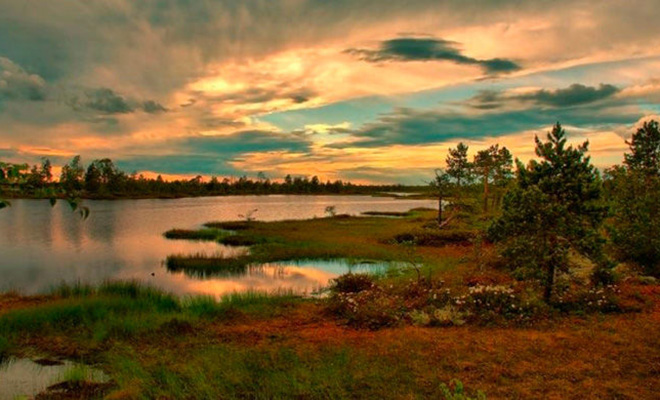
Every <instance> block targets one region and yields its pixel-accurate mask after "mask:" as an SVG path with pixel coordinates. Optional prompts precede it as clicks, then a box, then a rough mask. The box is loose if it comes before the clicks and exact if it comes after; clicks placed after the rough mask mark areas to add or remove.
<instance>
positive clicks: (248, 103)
mask: <svg viewBox="0 0 660 400" xmlns="http://www.w3.org/2000/svg"><path fill="white" fill-rule="evenodd" d="M6 3H7V4H6V7H3V8H4V9H3V12H4V14H5V16H6V18H5V19H4V20H3V23H2V24H0V60H1V61H2V62H0V146H2V148H3V150H2V157H3V159H7V158H10V159H12V160H15V161H28V162H37V161H39V160H40V158H41V157H53V158H54V160H56V161H61V160H62V159H63V158H67V157H71V156H72V155H75V154H81V155H82V156H83V159H84V160H87V161H90V160H91V159H94V158H100V157H110V158H112V159H113V160H116V161H124V162H126V163H128V164H129V165H139V166H140V167H141V168H140V169H142V170H145V171H149V172H148V174H151V173H153V174H158V173H159V172H162V173H168V174H169V175H168V176H172V177H188V176H194V175H196V173H200V174H202V175H205V176H208V175H242V174H244V173H256V172H257V171H270V173H271V175H273V176H272V178H281V176H283V175H285V174H288V173H291V174H299V175H312V174H317V175H320V176H323V177H326V178H332V179H334V178H340V179H352V180H355V181H359V180H363V181H369V180H379V181H400V182H409V183H418V182H419V180H420V178H419V177H421V176H425V175H426V176H428V175H429V174H432V169H434V168H436V167H439V166H442V165H443V162H444V158H445V154H446V151H447V148H448V147H450V146H455V144H456V143H457V142H458V141H459V140H463V141H465V142H467V143H469V144H470V146H471V150H472V151H476V150H478V149H480V148H483V147H486V146H488V145H490V144H492V143H495V142H499V143H500V145H505V146H507V147H509V148H510V149H511V150H512V152H513V153H514V156H517V157H519V158H521V159H523V160H527V159H529V158H530V157H532V156H533V140H532V139H533V136H534V134H535V133H541V134H544V132H545V130H547V128H548V125H550V124H552V123H553V122H555V121H556V120H557V119H559V120H561V122H564V123H565V124H567V127H566V128H567V131H568V132H569V134H570V135H572V137H573V138H574V139H575V140H578V139H589V140H590V143H591V149H592V152H591V155H592V158H593V160H594V162H595V163H596V164H597V165H599V166H607V165H608V164H612V163H618V162H620V160H621V158H622V154H621V153H622V152H623V151H625V144H624V143H623V142H622V141H621V137H622V136H625V135H627V134H629V132H630V127H631V126H633V124H635V123H636V121H638V120H640V119H641V118H644V117H645V116H649V115H657V114H658V113H660V83H659V81H658V79H660V74H659V73H658V71H660V52H659V51H658V49H659V48H660V25H658V24H657V15H658V14H660V3H658V2H657V1H656V0H631V2H629V3H626V4H624V3H622V2H616V1H609V2H600V3H599V4H598V5H597V6H596V5H594V4H593V2H591V1H587V0H571V1H568V0H551V1H544V2H520V1H513V0H504V1H498V2H478V4H472V3H470V2H428V1H424V0H419V1H411V2H407V3H406V4H405V5H403V4H399V3H396V2H377V4H376V3H370V2H311V1H307V0H300V1H294V2H289V1H272V2H267V3H268V4H267V5H265V4H264V3H262V2H253V1H251V0H246V1H244V2H224V1H218V2H194V4H193V3H191V4H187V5H186V6H185V7H184V6H181V5H180V4H177V3H176V2H171V3H167V4H160V5H159V6H158V7H156V6H154V5H153V4H151V3H136V2H129V1H127V0H116V1H113V2H112V4H111V5H108V4H104V5H102V6H101V5H99V4H95V3H90V4H89V5H85V6H84V7H82V6H81V5H80V4H79V3H77V2H62V1H61V0H53V1H52V2H49V5H48V6H45V7H43V9H41V8H35V9H29V10H27V9H25V7H24V4H22V3H23V2H22V1H20V0H7V1H6ZM81 15H84V16H85V18H84V20H83V19H81V18H80V16H81ZM202 16H203V17H202ZM36 27H39V28H38V29H37V28H36ZM640 27H644V29H640ZM44 32H48V37H45V36H44ZM3 37H12V38H13V40H12V41H11V43H9V41H3V40H1V39H2V38H3ZM53 43H57V46H54V45H53ZM53 49H55V50H56V51H53ZM484 92H487V93H484ZM333 107H334V108H333ZM342 107H343V108H342ZM333 110H334V111H333ZM337 110H341V111H337ZM337 114H339V115H337ZM344 114H345V115H344ZM365 115H366V116H368V117H365ZM538 115H541V116H542V118H538ZM275 117H277V118H275ZM535 117H536V118H535ZM273 121H279V122H273ZM285 126H286V128H285ZM491 127H497V129H496V130H494V129H490V128H491ZM489 129H490V131H492V132H489ZM495 131H496V132H495ZM246 132H248V134H246ZM173 157H176V158H177V160H179V161H180V165H183V166H185V170H183V169H182V170H175V169H176V168H177V167H172V169H171V170H164V169H163V170H162V171H161V170H160V169H162V168H163V166H172V165H173V164H172V163H171V162H170V161H171V160H172V158H173ZM143 159H148V160H149V161H148V162H142V160H143ZM181 168H183V167H181ZM164 176H165V175H164Z"/></svg>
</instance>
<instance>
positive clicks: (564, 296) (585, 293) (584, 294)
mask: <svg viewBox="0 0 660 400" xmlns="http://www.w3.org/2000/svg"><path fill="white" fill-rule="evenodd" d="M619 293H621V291H620V290H619V287H618V286H616V285H606V286H601V287H592V288H577V289H573V290H569V291H566V292H564V293H559V294H558V295H557V296H556V299H555V300H554V302H553V306H554V307H555V308H557V309H559V310H560V311H562V312H567V313H577V314H582V313H591V312H605V313H607V312H618V311H621V307H620V300H619Z"/></svg>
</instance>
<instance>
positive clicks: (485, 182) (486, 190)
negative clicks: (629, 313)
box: [484, 171, 489, 212]
mask: <svg viewBox="0 0 660 400" xmlns="http://www.w3.org/2000/svg"><path fill="white" fill-rule="evenodd" d="M488 175H489V172H488V171H486V173H485V174H484V212H488Z"/></svg>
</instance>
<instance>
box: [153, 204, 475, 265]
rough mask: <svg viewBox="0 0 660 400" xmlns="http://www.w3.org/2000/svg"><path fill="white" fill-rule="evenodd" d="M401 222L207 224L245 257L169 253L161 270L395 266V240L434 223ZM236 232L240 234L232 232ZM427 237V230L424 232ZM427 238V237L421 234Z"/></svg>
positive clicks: (400, 252) (422, 218)
mask: <svg viewBox="0 0 660 400" xmlns="http://www.w3.org/2000/svg"><path fill="white" fill-rule="evenodd" d="M405 214H406V215H408V216H407V217H405V218H378V217H373V216H372V217H341V216H334V217H327V218H316V219H312V220H304V221H274V222H259V221H251V222H245V221H236V222H212V223H208V224H206V226H210V227H213V228H215V229H232V230H233V231H234V233H233V234H231V235H228V236H225V237H224V238H222V239H220V242H221V243H223V244H228V245H249V246H250V252H249V254H243V255H239V256H235V257H221V256H213V255H205V254H190V255H186V254H175V255H172V256H170V257H168V259H167V261H166V266H167V268H168V270H169V271H172V272H179V271H183V272H184V273H186V274H188V275H190V276H195V277H204V276H210V275H214V276H224V275H227V276H228V275H236V274H244V273H246V271H247V268H248V267H249V266H250V265H258V264H265V263H273V262H287V261H292V260H333V259H354V260H365V259H368V260H374V261H384V262H396V261H399V260H405V259H406V254H407V252H406V249H405V248H404V246H401V245H400V244H399V243H398V241H397V238H401V237H405V235H406V234H407V233H410V232H413V233H414V236H415V238H417V237H418V236H419V232H426V231H425V230H423V229H422V225H423V224H424V223H425V222H428V221H432V220H434V218H435V212H434V211H433V210H428V209H415V210H411V211H409V212H407V213H405ZM236 231H240V232H239V233H236ZM428 231H429V232H432V231H431V230H428ZM426 233H427V234H428V235H429V236H428V237H431V236H433V234H432V233H428V232H426ZM469 233H470V232H467V233H464V231H463V230H460V232H458V233H456V232H454V230H448V231H447V232H442V233H440V234H438V235H441V236H442V237H438V236H433V239H438V240H435V241H433V243H431V241H432V240H422V241H423V243H422V245H428V246H430V245H437V244H438V243H436V242H438V241H439V242H442V244H447V243H449V244H456V243H457V242H461V241H463V240H466V237H467V236H469ZM420 263H421V264H424V265H425V267H424V268H425V271H426V272H428V271H430V270H441V269H442V270H444V269H446V266H447V265H448V264H451V263H448V262H447V259H445V258H439V257H437V256H435V255H433V254H429V255H425V254H423V253H421V255H420ZM394 272H395V271H390V272H388V275H389V276H391V277H394V276H400V275H401V274H400V273H394Z"/></svg>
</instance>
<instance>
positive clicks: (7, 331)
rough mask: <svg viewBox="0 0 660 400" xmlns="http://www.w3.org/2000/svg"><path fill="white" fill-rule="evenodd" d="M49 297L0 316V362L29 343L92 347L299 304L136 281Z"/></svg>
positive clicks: (286, 297)
mask: <svg viewBox="0 0 660 400" xmlns="http://www.w3.org/2000/svg"><path fill="white" fill-rule="evenodd" d="M52 296H53V299H52V301H49V302H47V303H44V304H42V305H38V306H35V307H31V308H23V309H16V310H13V311H9V312H7V313H5V314H3V315H0V357H2V355H7V354H8V353H9V352H10V351H11V350H12V348H13V346H15V345H16V344H17V343H19V342H20V341H21V340H29V339H30V338H43V337H47V336H59V335H65V336H67V337H68V339H69V340H72V341H74V342H76V343H78V344H80V345H82V346H83V347H90V346H91V347H92V348H93V347H97V346H100V345H102V344H103V343H105V342H107V340H109V339H128V338H132V337H137V336H139V335H144V334H147V333H157V332H159V331H160V330H162V329H165V330H168V329H169V328H172V327H173V326H174V327H181V326H188V327H190V326H194V325H195V324H199V323H203V322H204V320H207V319H209V318H225V319H226V318H234V317H238V316H246V315H253V316H255V317H260V316H272V315H275V314H276V313H277V312H279V309H280V307H286V306H287V305H289V304H291V303H295V302H297V301H300V299H299V298H298V297H296V296H295V295H293V294H292V293H291V292H274V293H254V292H248V293H240V294H228V295H225V296H223V297H221V298H220V299H218V300H216V299H214V298H211V297H193V296H189V297H184V298H179V297H177V296H174V295H172V294H169V293H166V292H163V291H160V290H158V289H155V288H152V287H148V286H144V285H142V284H139V283H137V282H109V283H104V284H102V285H100V286H97V287H92V286H85V285H80V284H77V285H73V286H69V285H61V286H59V287H57V288H55V289H53V295H52ZM173 324H174V325H173ZM170 330H171V329H170ZM183 331H184V333H185V332H186V331H188V330H187V329H184V330H183Z"/></svg>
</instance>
